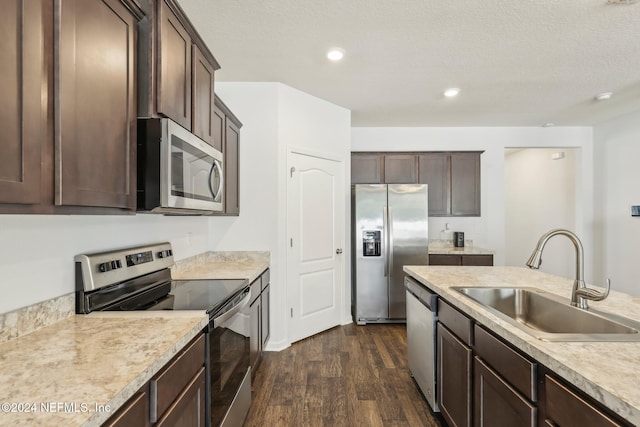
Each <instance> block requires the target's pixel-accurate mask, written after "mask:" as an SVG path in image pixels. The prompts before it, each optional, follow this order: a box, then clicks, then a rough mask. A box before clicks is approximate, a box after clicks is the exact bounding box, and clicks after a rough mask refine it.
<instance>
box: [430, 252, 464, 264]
mask: <svg viewBox="0 0 640 427" xmlns="http://www.w3.org/2000/svg"><path fill="white" fill-rule="evenodd" d="M429 265H462V257H461V256H460V255H441V254H431V255H429Z"/></svg>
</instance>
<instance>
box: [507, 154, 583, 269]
mask: <svg viewBox="0 0 640 427" xmlns="http://www.w3.org/2000/svg"><path fill="white" fill-rule="evenodd" d="M579 159H580V149H579V148H507V149H505V265H510V266H520V267H521V266H523V265H524V263H525V262H526V261H527V259H528V258H529V256H530V255H531V252H532V251H533V249H534V247H535V245H536V243H537V242H538V239H539V238H540V236H542V235H543V234H544V233H546V232H547V231H549V230H552V229H554V228H566V229H569V230H571V231H574V232H575V233H576V234H578V235H579V236H580V230H577V228H578V227H579V223H578V221H577V208H578V200H577V199H578V197H577V195H578V193H579V190H580V179H579V167H578V165H579ZM540 270H542V271H544V272H547V273H551V274H555V275H558V276H563V277H574V276H575V251H574V248H573V245H571V244H570V242H569V241H568V240H566V241H565V239H552V240H550V241H549V244H548V245H547V247H546V248H545V253H544V260H543V263H542V265H541V267H540Z"/></svg>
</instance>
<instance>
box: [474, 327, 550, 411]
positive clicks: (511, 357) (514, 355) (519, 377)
mask: <svg viewBox="0 0 640 427" xmlns="http://www.w3.org/2000/svg"><path fill="white" fill-rule="evenodd" d="M473 338H474V350H475V351H476V354H478V356H480V357H481V358H482V359H483V360H484V361H485V362H487V364H489V365H490V366H491V368H492V369H493V370H494V371H496V372H498V373H499V374H500V375H501V376H502V377H504V379H505V380H507V381H508V382H509V383H510V384H511V385H512V386H513V387H514V388H515V389H516V390H518V391H519V392H520V393H522V394H523V395H524V396H526V397H527V398H528V399H529V400H531V401H532V402H535V401H537V400H538V396H537V392H536V390H537V388H536V382H537V380H536V378H537V371H538V364H537V363H535V362H532V361H530V360H529V359H527V358H525V357H523V356H522V355H520V353H518V352H516V351H515V350H513V349H512V348H510V347H509V346H507V345H506V344H504V343H503V342H502V341H500V340H499V339H498V338H496V337H494V336H493V335H491V334H490V333H489V332H487V331H486V330H484V329H483V328H481V327H479V326H478V325H475V330H474V336H473Z"/></svg>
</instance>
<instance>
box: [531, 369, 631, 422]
mask: <svg viewBox="0 0 640 427" xmlns="http://www.w3.org/2000/svg"><path fill="white" fill-rule="evenodd" d="M544 390H545V401H546V408H547V412H546V418H547V421H551V422H552V423H551V425H559V426H562V427H573V426H576V427H614V426H623V425H624V424H621V423H618V422H617V421H615V420H613V419H612V418H610V417H609V416H608V415H606V414H605V413H604V412H602V411H600V410H599V409H598V408H596V407H595V406H594V405H592V404H591V403H590V402H587V401H586V400H584V399H583V398H582V397H580V396H578V395H577V394H576V393H575V392H573V391H572V390H571V389H569V388H568V387H566V386H564V385H563V384H561V383H560V382H559V381H557V380H556V379H554V378H553V377H550V376H549V375H545V376H544Z"/></svg>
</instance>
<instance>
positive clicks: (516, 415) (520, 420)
mask: <svg viewBox="0 0 640 427" xmlns="http://www.w3.org/2000/svg"><path fill="white" fill-rule="evenodd" d="M473 368H474V389H475V397H474V402H473V407H474V410H473V411H474V425H475V426H477V427H485V426H486V427H512V426H521V427H527V426H528V427H535V426H536V425H537V408H536V407H535V406H533V405H532V404H531V403H529V401H528V400H527V399H525V398H523V397H522V396H520V394H519V393H518V392H517V391H516V390H515V389H514V388H513V387H511V386H510V385H509V384H508V383H507V382H506V381H505V380H504V379H502V378H501V377H500V376H498V375H497V374H496V373H495V372H494V371H493V370H492V369H491V368H489V366H487V365H486V364H485V363H484V362H483V361H482V360H481V359H480V358H478V357H475V360H474V365H473Z"/></svg>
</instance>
